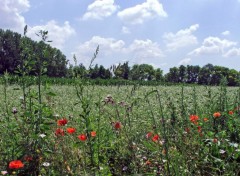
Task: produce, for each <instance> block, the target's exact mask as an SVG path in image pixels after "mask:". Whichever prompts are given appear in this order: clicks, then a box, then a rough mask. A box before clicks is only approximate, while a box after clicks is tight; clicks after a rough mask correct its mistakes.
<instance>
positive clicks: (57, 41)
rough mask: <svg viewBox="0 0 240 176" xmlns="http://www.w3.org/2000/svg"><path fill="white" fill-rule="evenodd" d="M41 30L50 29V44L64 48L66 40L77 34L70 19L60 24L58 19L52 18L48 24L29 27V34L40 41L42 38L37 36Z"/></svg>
mask: <svg viewBox="0 0 240 176" xmlns="http://www.w3.org/2000/svg"><path fill="white" fill-rule="evenodd" d="M40 30H45V31H48V40H51V41H52V42H51V43H50V44H51V45H52V46H53V47H56V48H58V49H62V48H63V46H64V44H65V42H66V40H67V39H68V38H69V37H71V36H72V35H74V34H75V30H74V29H73V28H72V27H71V26H70V24H69V22H68V21H65V22H64V25H63V26H60V25H58V24H57V22H56V21H54V20H52V21H49V22H48V23H47V24H46V25H41V26H33V27H29V30H28V33H27V35H28V36H29V37H31V38H32V39H34V40H37V41H39V40H40V38H39V37H38V36H36V33H37V34H38V32H39V31H40Z"/></svg>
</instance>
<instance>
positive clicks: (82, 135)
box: [78, 134, 87, 141]
mask: <svg viewBox="0 0 240 176" xmlns="http://www.w3.org/2000/svg"><path fill="white" fill-rule="evenodd" d="M78 139H80V140H81V141H86V140H87V136H86V135H85V134H80V135H79V136H78Z"/></svg>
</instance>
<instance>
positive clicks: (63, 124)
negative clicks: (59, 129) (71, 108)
mask: <svg viewBox="0 0 240 176" xmlns="http://www.w3.org/2000/svg"><path fill="white" fill-rule="evenodd" d="M67 123H68V120H67V119H61V120H58V121H57V124H58V126H65V125H66V124H67Z"/></svg>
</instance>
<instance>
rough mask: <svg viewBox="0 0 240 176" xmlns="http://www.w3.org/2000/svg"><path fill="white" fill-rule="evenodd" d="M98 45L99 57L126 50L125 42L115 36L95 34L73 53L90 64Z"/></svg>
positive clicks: (82, 61) (83, 61) (84, 62)
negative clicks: (105, 36) (108, 36)
mask: <svg viewBox="0 0 240 176" xmlns="http://www.w3.org/2000/svg"><path fill="white" fill-rule="evenodd" d="M98 45H99V48H100V52H99V55H98V57H97V58H99V57H100V58H101V57H105V56H109V55H111V54H116V53H120V52H122V51H123V50H124V46H125V42H124V41H122V40H116V39H114V38H103V37H100V36H93V37H92V38H91V39H90V40H89V41H86V42H84V43H81V44H80V45H79V46H78V47H77V49H76V51H75V52H73V53H74V54H76V56H77V58H79V59H80V62H81V63H83V64H89V61H90V59H91V57H92V55H93V53H94V52H95V50H96V48H97V46H98Z"/></svg>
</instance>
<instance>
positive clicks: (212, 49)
mask: <svg viewBox="0 0 240 176" xmlns="http://www.w3.org/2000/svg"><path fill="white" fill-rule="evenodd" d="M235 45H237V43H236V42H233V41H229V40H226V39H220V38H218V37H208V38H206V39H204V41H203V43H202V46H200V47H199V48H196V49H195V50H193V51H192V52H190V53H189V55H206V54H220V55H224V53H225V50H226V49H228V48H230V47H233V46H235Z"/></svg>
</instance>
